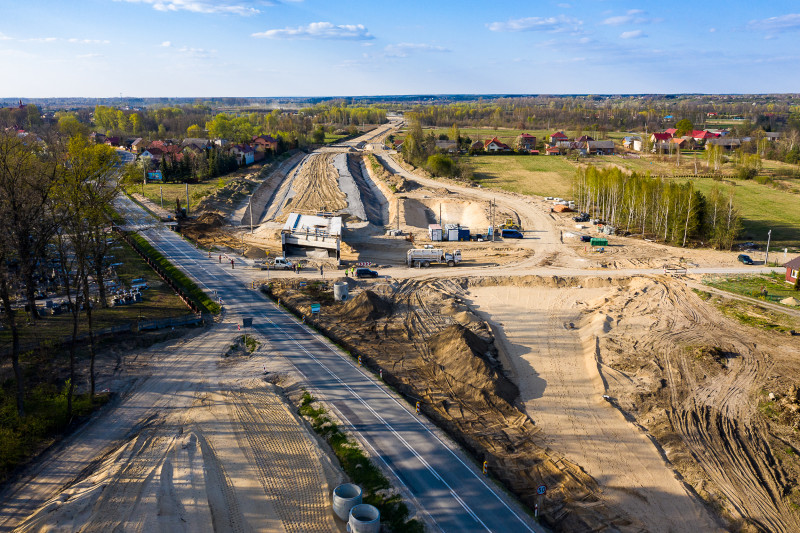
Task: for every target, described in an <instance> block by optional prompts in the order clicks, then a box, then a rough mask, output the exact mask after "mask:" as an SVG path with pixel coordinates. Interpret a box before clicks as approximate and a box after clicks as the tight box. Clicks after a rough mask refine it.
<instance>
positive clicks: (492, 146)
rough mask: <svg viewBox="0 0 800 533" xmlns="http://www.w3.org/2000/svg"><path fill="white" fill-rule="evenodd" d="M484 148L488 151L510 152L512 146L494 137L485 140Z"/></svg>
mask: <svg viewBox="0 0 800 533" xmlns="http://www.w3.org/2000/svg"><path fill="white" fill-rule="evenodd" d="M483 149H484V150H486V151H487V152H510V151H511V147H510V146H509V145H507V144H505V143H502V142H500V141H499V140H498V139H497V137H493V138H491V139H488V140H486V141H484V142H483Z"/></svg>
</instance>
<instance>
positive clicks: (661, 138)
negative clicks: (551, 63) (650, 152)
mask: <svg viewBox="0 0 800 533" xmlns="http://www.w3.org/2000/svg"><path fill="white" fill-rule="evenodd" d="M670 139H672V134H671V133H667V132H665V131H663V132H661V133H653V134H651V135H650V142H651V143H653V144H655V143H668V142H669V140H670Z"/></svg>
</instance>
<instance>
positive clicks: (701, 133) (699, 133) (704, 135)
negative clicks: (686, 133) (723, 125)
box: [692, 130, 719, 144]
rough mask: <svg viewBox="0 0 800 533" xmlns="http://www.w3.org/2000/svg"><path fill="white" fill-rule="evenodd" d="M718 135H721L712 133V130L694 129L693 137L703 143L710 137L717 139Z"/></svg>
mask: <svg viewBox="0 0 800 533" xmlns="http://www.w3.org/2000/svg"><path fill="white" fill-rule="evenodd" d="M717 137H719V135H718V134H716V133H711V132H710V131H706V130H694V131H693V132H692V139H694V140H695V141H697V142H699V143H701V144H702V143H705V142H706V141H707V140H709V139H716V138H717Z"/></svg>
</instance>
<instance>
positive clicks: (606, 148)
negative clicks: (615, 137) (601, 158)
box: [586, 141, 614, 155]
mask: <svg viewBox="0 0 800 533" xmlns="http://www.w3.org/2000/svg"><path fill="white" fill-rule="evenodd" d="M586 152H587V153H588V154H589V155H611V154H613V153H614V141H588V142H587V143H586Z"/></svg>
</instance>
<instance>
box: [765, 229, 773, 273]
mask: <svg viewBox="0 0 800 533" xmlns="http://www.w3.org/2000/svg"><path fill="white" fill-rule="evenodd" d="M771 238H772V230H769V231H768V232H767V253H766V254H765V255H764V266H769V241H770V239H771Z"/></svg>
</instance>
